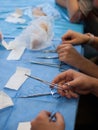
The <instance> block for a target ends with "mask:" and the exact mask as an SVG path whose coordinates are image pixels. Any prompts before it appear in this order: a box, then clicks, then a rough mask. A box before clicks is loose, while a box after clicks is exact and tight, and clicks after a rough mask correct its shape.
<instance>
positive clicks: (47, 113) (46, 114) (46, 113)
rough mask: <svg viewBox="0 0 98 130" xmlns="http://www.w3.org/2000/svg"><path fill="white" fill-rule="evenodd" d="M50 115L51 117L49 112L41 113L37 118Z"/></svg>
mask: <svg viewBox="0 0 98 130" xmlns="http://www.w3.org/2000/svg"><path fill="white" fill-rule="evenodd" d="M50 115H51V112H48V111H41V112H40V113H39V115H38V116H46V117H49V116H50Z"/></svg>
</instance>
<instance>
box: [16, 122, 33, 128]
mask: <svg viewBox="0 0 98 130" xmlns="http://www.w3.org/2000/svg"><path fill="white" fill-rule="evenodd" d="M30 128H31V125H30V122H20V123H19V125H18V128H17V130H30Z"/></svg>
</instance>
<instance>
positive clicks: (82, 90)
mask: <svg viewBox="0 0 98 130" xmlns="http://www.w3.org/2000/svg"><path fill="white" fill-rule="evenodd" d="M96 81H97V82H96ZM52 83H55V84H59V86H61V88H63V90H67V91H66V92H65V91H60V90H58V92H59V93H60V95H62V96H66V97H67V98H77V97H78V94H83V95H85V94H89V93H92V94H95V95H96V93H97V96H98V89H97V88H98V85H96V84H98V80H97V79H95V78H93V77H90V76H87V75H85V74H83V73H80V72H77V71H75V70H71V69H69V70H67V71H65V72H62V73H60V74H59V75H57V76H56V77H55V78H54V80H53V81H52ZM96 86H97V87H96ZM95 87H96V89H95ZM95 90H96V91H97V92H96V91H95Z"/></svg>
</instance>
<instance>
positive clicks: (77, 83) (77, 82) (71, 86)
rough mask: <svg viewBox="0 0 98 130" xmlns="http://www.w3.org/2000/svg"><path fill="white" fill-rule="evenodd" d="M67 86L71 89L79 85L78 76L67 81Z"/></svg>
mask: <svg viewBox="0 0 98 130" xmlns="http://www.w3.org/2000/svg"><path fill="white" fill-rule="evenodd" d="M68 85H69V88H70V89H72V90H73V91H74V90H75V89H76V88H77V87H78V86H80V80H79V79H78V78H76V79H73V80H72V81H70V82H68Z"/></svg>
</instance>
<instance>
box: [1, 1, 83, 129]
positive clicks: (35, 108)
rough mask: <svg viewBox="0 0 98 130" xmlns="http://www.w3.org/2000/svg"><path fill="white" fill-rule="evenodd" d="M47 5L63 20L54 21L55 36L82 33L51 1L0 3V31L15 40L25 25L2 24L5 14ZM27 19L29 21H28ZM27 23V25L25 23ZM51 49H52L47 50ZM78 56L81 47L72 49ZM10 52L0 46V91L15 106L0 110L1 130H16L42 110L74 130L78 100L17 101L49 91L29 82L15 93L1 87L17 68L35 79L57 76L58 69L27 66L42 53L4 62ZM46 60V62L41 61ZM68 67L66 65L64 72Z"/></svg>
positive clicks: (25, 54)
mask: <svg viewBox="0 0 98 130" xmlns="http://www.w3.org/2000/svg"><path fill="white" fill-rule="evenodd" d="M44 2H48V3H50V4H52V5H53V6H54V7H55V8H57V9H58V10H59V11H60V13H61V16H62V18H61V19H59V20H55V21H54V22H55V26H54V32H55V37H57V38H60V37H61V36H62V35H63V34H64V33H65V32H66V31H67V30H69V29H72V30H74V31H77V32H81V33H82V32H83V25H82V24H72V23H70V22H69V21H67V20H66V19H64V13H67V12H66V10H64V9H63V8H61V7H59V6H57V5H56V4H55V2H54V0H32V1H31V0H16V1H13V0H5V1H4V0H0V29H1V30H2V32H3V35H4V36H12V37H15V36H17V35H18V34H19V33H21V31H22V29H17V27H20V26H26V25H27V23H26V24H12V23H7V22H5V21H4V20H5V17H6V12H11V11H14V10H15V8H17V7H19V8H24V7H27V6H31V5H33V6H36V5H37V4H42V3H44ZM29 20H30V19H28V21H29ZM28 21H27V22H28ZM5 40H7V41H9V40H8V39H5ZM58 42H59V41H57V40H56V41H54V44H56V43H58ZM50 48H51V47H50ZM75 48H76V49H77V50H78V52H79V53H80V54H82V53H83V50H82V47H81V46H75ZM8 54H9V51H7V50H5V49H4V48H3V47H2V46H0V90H3V91H4V92H6V93H7V94H8V95H9V96H10V97H11V98H12V100H13V102H14V106H12V107H8V108H5V109H2V110H0V130H17V127H18V124H19V122H27V121H31V120H32V119H34V118H35V117H36V116H37V114H38V113H39V112H40V111H41V110H47V111H50V112H51V111H56V112H60V113H61V114H62V115H63V116H64V119H65V121H66V130H74V125H75V119H76V114H77V108H78V100H79V99H70V100H69V99H66V98H65V97H61V98H54V97H52V96H51V95H50V96H43V97H36V98H25V99H24V98H16V96H18V95H22V96H23V95H28V94H31V93H32V94H33V93H37V92H43V91H44V92H49V91H50V89H49V87H47V86H46V85H44V84H42V83H40V82H38V81H35V80H31V79H28V80H26V82H25V83H24V84H23V85H22V86H21V88H20V89H19V90H18V91H15V90H10V89H7V88H4V86H5V84H6V82H7V81H8V79H9V78H10V77H11V76H12V75H13V73H14V72H15V70H16V67H17V66H20V67H25V68H29V69H31V73H32V74H33V75H35V76H38V77H40V78H41V79H45V80H47V81H50V82H51V81H52V79H53V78H54V77H55V76H56V75H57V74H59V73H60V70H59V69H58V68H54V67H48V66H42V65H35V64H30V63H29V62H28V59H32V60H33V59H35V57H36V56H39V55H42V52H41V51H30V50H26V51H25V53H24V54H23V56H22V57H21V59H20V60H18V61H7V60H6V57H7V56H8ZM43 61H46V60H43ZM48 61H49V62H53V63H59V61H58V60H56V59H55V60H53V59H52V60H48ZM69 68H71V67H70V66H68V65H66V67H65V69H69Z"/></svg>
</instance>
